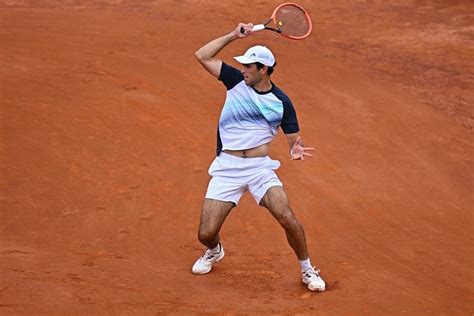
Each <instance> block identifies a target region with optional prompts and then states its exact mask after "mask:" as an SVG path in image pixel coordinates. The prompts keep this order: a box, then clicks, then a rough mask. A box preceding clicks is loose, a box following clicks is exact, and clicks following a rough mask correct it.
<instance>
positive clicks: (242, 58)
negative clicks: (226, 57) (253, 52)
mask: <svg viewBox="0 0 474 316" xmlns="http://www.w3.org/2000/svg"><path fill="white" fill-rule="evenodd" d="M234 59H235V60H237V61H238V62H239V63H241V64H244V65H247V64H253V63H256V61H255V60H253V59H250V58H248V57H245V56H237V57H234Z"/></svg>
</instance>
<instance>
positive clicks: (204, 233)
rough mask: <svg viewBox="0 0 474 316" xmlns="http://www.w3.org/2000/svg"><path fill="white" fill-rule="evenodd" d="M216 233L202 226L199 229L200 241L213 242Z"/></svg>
mask: <svg viewBox="0 0 474 316" xmlns="http://www.w3.org/2000/svg"><path fill="white" fill-rule="evenodd" d="M216 235H217V233H215V232H213V231H211V230H209V229H204V228H201V229H199V232H198V239H199V241H200V242H202V243H204V244H206V243H209V242H211V241H212V240H213V239H214V238H215V237H216Z"/></svg>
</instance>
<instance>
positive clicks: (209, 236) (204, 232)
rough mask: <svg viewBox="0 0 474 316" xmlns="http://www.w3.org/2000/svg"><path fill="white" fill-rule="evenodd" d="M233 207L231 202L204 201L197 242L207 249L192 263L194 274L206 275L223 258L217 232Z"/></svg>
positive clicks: (222, 249)
mask: <svg viewBox="0 0 474 316" xmlns="http://www.w3.org/2000/svg"><path fill="white" fill-rule="evenodd" d="M234 206H235V204H234V203H232V202H223V201H218V200H214V199H205V200H204V205H203V207H202V212H201V221H200V223H199V232H198V238H199V241H200V242H201V243H202V244H203V245H205V246H206V247H207V248H208V249H207V250H206V251H205V252H204V254H203V255H202V256H201V257H200V258H199V259H198V260H197V261H196V262H195V263H194V265H193V269H192V271H193V273H194V274H206V273H209V272H210V271H211V269H212V265H213V264H214V263H217V262H219V261H221V260H222V259H223V258H224V255H225V252H224V248H223V247H222V245H221V244H220V242H219V241H220V237H219V231H220V230H221V227H222V224H223V223H224V220H225V219H226V217H227V215H229V213H230V211H231V210H232V208H233V207H234Z"/></svg>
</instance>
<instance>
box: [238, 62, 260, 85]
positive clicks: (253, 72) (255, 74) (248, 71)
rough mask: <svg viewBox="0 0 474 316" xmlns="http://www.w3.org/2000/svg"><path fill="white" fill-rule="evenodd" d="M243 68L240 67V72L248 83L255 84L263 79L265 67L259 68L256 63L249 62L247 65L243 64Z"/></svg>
mask: <svg viewBox="0 0 474 316" xmlns="http://www.w3.org/2000/svg"><path fill="white" fill-rule="evenodd" d="M242 66H243V67H242V69H240V72H241V73H242V75H243V76H244V81H245V83H246V84H247V85H249V86H253V85H255V84H256V83H258V82H260V80H262V77H263V74H262V71H263V68H262V69H258V68H257V65H256V64H247V65H242Z"/></svg>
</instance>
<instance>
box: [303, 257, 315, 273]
mask: <svg viewBox="0 0 474 316" xmlns="http://www.w3.org/2000/svg"><path fill="white" fill-rule="evenodd" d="M300 267H301V272H305V271H306V270H308V269H309V268H312V267H313V266H312V265H311V261H309V258H308V259H306V260H300Z"/></svg>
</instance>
